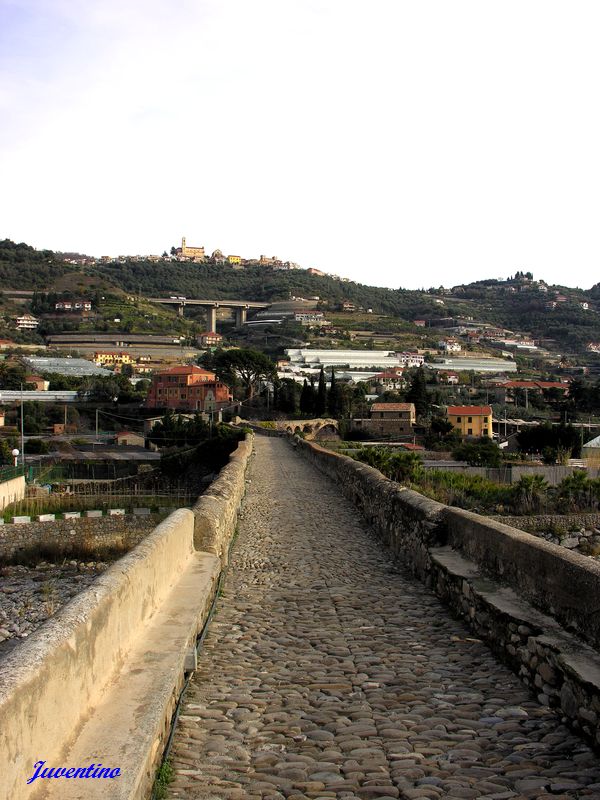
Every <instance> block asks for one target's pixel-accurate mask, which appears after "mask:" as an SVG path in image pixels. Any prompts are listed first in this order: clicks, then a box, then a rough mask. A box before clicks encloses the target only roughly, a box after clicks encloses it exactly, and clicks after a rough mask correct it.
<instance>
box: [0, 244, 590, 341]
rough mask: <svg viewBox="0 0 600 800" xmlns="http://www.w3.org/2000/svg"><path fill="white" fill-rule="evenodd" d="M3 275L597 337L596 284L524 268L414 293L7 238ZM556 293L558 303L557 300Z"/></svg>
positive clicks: (50, 283)
mask: <svg viewBox="0 0 600 800" xmlns="http://www.w3.org/2000/svg"><path fill="white" fill-rule="evenodd" d="M365 273H368V264H365ZM0 278H1V279H2V286H3V287H4V288H15V289H16V288H18V289H38V290H39V289H46V290H54V291H64V290H65V289H66V288H68V287H70V288H71V289H77V290H79V291H81V292H83V291H90V290H94V289H95V290H101V291H102V292H111V291H114V292H115V293H116V294H119V293H122V292H126V293H129V294H135V295H139V294H142V295H145V296H146V297H151V296H159V295H162V296H164V295H171V294H176V295H183V296H185V297H188V298H196V299H213V298H214V299H215V300H218V299H248V300H259V301H277V300H287V299H288V298H289V297H290V296H291V295H294V296H296V297H314V296H318V297H319V298H320V299H321V300H322V301H324V302H325V303H326V304H327V307H328V308H329V309H335V308H337V307H338V306H339V305H340V304H341V302H342V301H344V300H349V301H351V302H353V303H354V304H355V305H356V306H357V307H358V306H362V307H363V308H365V309H367V308H369V309H372V310H373V312H374V314H380V315H386V316H388V317H394V318H395V320H396V324H398V323H401V322H402V323H403V324H404V326H407V327H411V328H412V322H413V320H414V319H416V318H420V319H426V320H427V321H428V326H429V327H434V328H435V327H437V325H436V321H438V320H439V321H440V324H446V325H447V324H448V318H453V319H457V318H460V319H461V320H465V319H469V320H472V321H473V322H482V323H490V324H493V325H500V326H503V327H506V328H509V329H511V330H514V331H522V332H530V333H531V334H533V335H534V336H535V337H536V338H543V339H547V340H550V345H551V346H553V349H560V350H561V351H563V352H566V353H581V352H583V351H584V350H585V346H586V344H587V343H588V342H590V341H600V314H599V313H598V309H600V284H597V285H596V286H594V287H593V288H592V289H590V290H589V291H584V290H581V289H571V288H568V287H564V286H547V285H546V284H544V283H543V281H539V282H538V281H533V280H532V279H531V277H530V276H525V275H523V274H521V273H519V274H518V275H516V276H515V277H514V278H512V279H508V280H506V281H498V280H482V281H478V282H476V283H472V284H466V285H459V286H454V287H453V288H452V289H444V288H443V287H440V288H439V289H429V290H427V291H415V290H407V289H401V288H399V289H387V288H382V287H376V286H367V285H364V284H361V283H356V282H353V281H340V280H338V279H336V278H333V277H330V276H317V275H310V274H309V273H308V272H307V271H306V270H289V271H286V270H272V269H269V268H266V267H261V266H248V267H246V268H245V269H233V267H231V266H229V265H225V264H214V263H211V262H205V263H202V264H195V263H184V262H176V261H167V260H165V261H158V262H150V261H133V260H129V261H126V262H125V263H117V262H112V263H96V264H94V265H88V266H73V265H70V264H66V263H65V262H63V261H62V260H61V259H60V258H59V257H58V255H57V254H54V253H52V252H51V251H49V250H43V251H37V250H34V249H33V248H31V247H29V246H28V245H25V244H15V243H13V242H10V241H8V240H4V241H3V242H0ZM399 280H401V276H399ZM555 298H560V302H554V300H555ZM584 302H587V303H589V308H588V309H586V310H584V309H583V308H582V307H581V303H584ZM552 306H553V307H552ZM442 320H444V323H442ZM374 322H375V320H373V323H374ZM349 324H350V325H351V324H352V323H351V321H350V319H349ZM365 327H367V328H368V327H371V326H369V325H367V326H365ZM552 342H554V345H552Z"/></svg>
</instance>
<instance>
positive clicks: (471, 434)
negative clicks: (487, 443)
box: [467, 428, 473, 436]
mask: <svg viewBox="0 0 600 800" xmlns="http://www.w3.org/2000/svg"><path fill="white" fill-rule="evenodd" d="M467 436H473V428H469V430H468V431H467Z"/></svg>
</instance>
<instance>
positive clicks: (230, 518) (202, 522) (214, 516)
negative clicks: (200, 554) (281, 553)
mask: <svg viewBox="0 0 600 800" xmlns="http://www.w3.org/2000/svg"><path fill="white" fill-rule="evenodd" d="M251 453H252V434H246V436H245V437H244V440H243V441H242V442H240V443H239V445H238V446H237V449H236V450H235V451H234V452H233V453H232V454H231V455H230V456H229V463H228V464H226V465H225V466H224V467H223V469H222V470H221V472H220V473H219V475H218V477H217V478H216V480H214V481H213V482H212V483H211V485H210V486H209V487H208V489H207V490H206V491H205V492H204V494H203V495H202V496H201V497H199V498H198V501H197V502H196V504H195V505H194V507H193V508H192V511H193V512H194V517H195V528H194V545H195V547H196V550H203V551H205V552H207V553H214V554H215V555H216V556H218V557H219V558H220V560H221V564H223V565H225V564H226V563H227V553H228V550H229V544H230V542H231V540H232V538H233V535H234V533H235V529H236V527H237V517H238V511H239V508H240V504H241V502H242V497H243V496H244V492H245V490H246V478H245V476H246V469H247V467H248V459H249V458H250V454H251Z"/></svg>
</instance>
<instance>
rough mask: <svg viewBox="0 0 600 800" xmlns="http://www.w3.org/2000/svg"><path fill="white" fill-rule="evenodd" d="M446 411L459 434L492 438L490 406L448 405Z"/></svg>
mask: <svg viewBox="0 0 600 800" xmlns="http://www.w3.org/2000/svg"><path fill="white" fill-rule="evenodd" d="M446 413H447V415H448V420H449V421H450V422H451V423H452V425H453V427H454V430H456V431H458V432H459V433H460V435H461V436H467V437H469V436H473V437H478V438H479V437H482V436H487V437H488V439H491V438H492V408H491V406H448V408H447V409H446Z"/></svg>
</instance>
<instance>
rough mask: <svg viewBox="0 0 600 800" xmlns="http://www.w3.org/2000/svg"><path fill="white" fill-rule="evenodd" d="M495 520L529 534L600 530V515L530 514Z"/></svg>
mask: <svg viewBox="0 0 600 800" xmlns="http://www.w3.org/2000/svg"><path fill="white" fill-rule="evenodd" d="M495 519H497V520H498V522H503V523H504V524H505V525H512V526H513V527H514V528H519V530H522V531H523V530H526V531H527V532H528V533H536V532H540V533H544V532H546V531H556V532H558V531H560V532H562V533H568V532H569V531H577V530H581V529H584V530H587V531H589V530H593V529H594V528H600V514H531V515H529V514H528V515H527V516H525V517H510V516H499V517H495Z"/></svg>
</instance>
